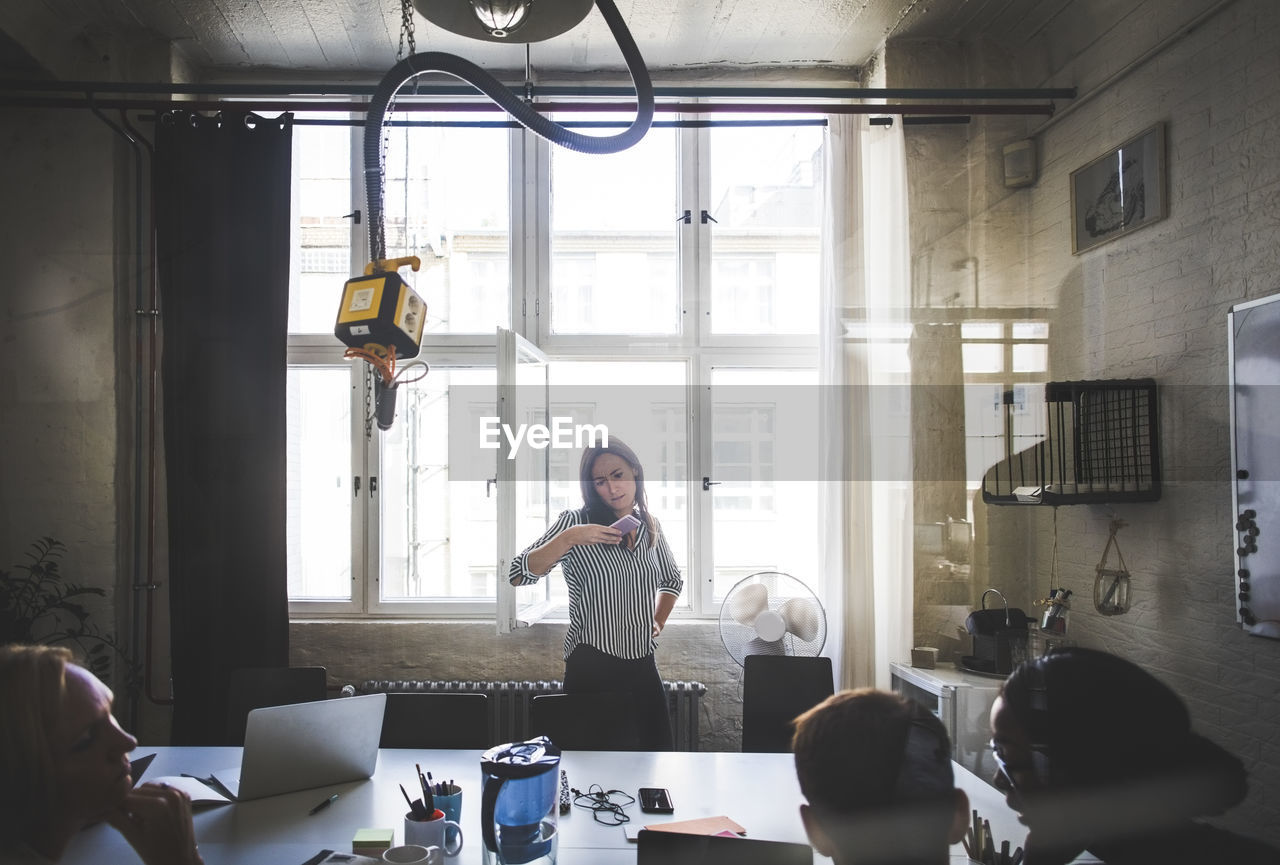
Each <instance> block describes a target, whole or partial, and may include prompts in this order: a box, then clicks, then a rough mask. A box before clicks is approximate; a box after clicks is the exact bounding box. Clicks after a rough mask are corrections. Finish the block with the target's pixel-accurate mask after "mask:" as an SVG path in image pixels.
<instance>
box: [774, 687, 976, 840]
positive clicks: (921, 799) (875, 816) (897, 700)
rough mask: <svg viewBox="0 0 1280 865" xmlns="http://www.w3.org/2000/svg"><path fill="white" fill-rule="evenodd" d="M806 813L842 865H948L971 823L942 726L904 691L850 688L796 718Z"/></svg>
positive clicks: (815, 836)
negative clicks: (952, 850)
mask: <svg viewBox="0 0 1280 865" xmlns="http://www.w3.org/2000/svg"><path fill="white" fill-rule="evenodd" d="M795 727H796V730H795V736H794V737H793V739H792V746H791V750H792V751H793V752H794V753H795V759H796V774H797V775H798V776H799V779H800V791H801V792H802V793H804V797H805V798H806V799H807V800H808V804H806V805H801V806H800V817H801V819H803V820H804V827H805V831H806V833H808V835H809V841H810V843H812V844H813V848H814V849H815V850H817V851H818V852H819V853H821V854H822V855H824V856H830V857H831V858H832V859H833V860H835V862H836V865H889V863H898V865H907V863H911V865H934V863H937V865H945V863H946V862H947V861H948V860H949V857H950V845H952V844H954V843H957V842H959V841H960V840H961V839H962V838H963V837H964V833H965V828H966V827H967V826H968V825H969V800H968V797H966V796H965V794H964V791H962V790H959V789H957V788H956V786H955V776H954V775H953V773H952V770H951V745H950V742H949V741H948V739H947V731H946V729H945V728H944V727H943V726H942V722H941V721H939V720H938V719H937V718H935V717H934V716H933V715H932V714H930V713H929V711H928V710H926V709H925V708H924V707H923V706H920V705H919V704H917V703H913V702H911V701H909V700H905V699H903V698H901V697H899V696H897V695H896V694H889V693H885V692H883V691H876V690H872V689H862V690H857V691H842V692H840V693H838V694H835V695H834V696H831V697H828V698H827V699H826V700H824V701H822V702H821V703H819V704H818V705H817V706H814V707H813V708H812V709H810V710H809V711H807V712H805V713H804V714H803V715H801V716H800V717H799V718H797V719H796V720H795Z"/></svg>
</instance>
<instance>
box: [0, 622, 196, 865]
mask: <svg viewBox="0 0 1280 865" xmlns="http://www.w3.org/2000/svg"><path fill="white" fill-rule="evenodd" d="M112 700H113V696H112V693H111V689H110V688H108V687H107V686H106V685H104V684H103V683H102V682H100V681H99V680H98V679H97V677H95V676H94V675H93V674H92V673H90V672H89V671H88V670H86V669H85V668H83V667H81V666H78V665H77V664H75V663H73V661H72V655H71V652H70V651H68V650H67V649H65V648H62V647H55V646H20V645H9V646H3V647H0V706H3V707H4V709H3V712H4V722H3V725H0V863H5V865H9V863H22V865H26V863H46V862H57V861H58V860H59V859H60V858H61V857H62V854H63V852H64V851H65V850H66V848H67V845H68V844H70V843H71V840H72V838H73V837H75V835H76V833H77V832H79V831H80V830H81V829H83V828H85V827H86V826H89V825H92V824H94V823H97V822H99V821H102V820H106V821H107V822H108V823H110V824H111V825H112V826H114V827H115V828H116V830H118V831H119V832H120V834H121V835H123V836H124V837H125V839H127V840H128V842H129V843H130V844H131V845H132V846H133V849H134V850H136V851H137V853H138V856H139V857H140V858H141V859H142V861H143V862H145V863H146V865H201V861H202V860H201V859H200V853H199V851H198V850H197V849H196V841H195V831H194V829H193V827H192V822H191V801H190V800H189V799H188V798H187V796H186V794H184V793H182V792H181V791H179V790H175V789H173V788H171V787H164V786H162V785H156V784H143V785H141V786H140V787H137V788H135V787H134V786H133V779H132V777H131V776H130V774H129V758H128V756H127V755H128V753H129V752H130V751H132V750H133V749H134V748H135V747H136V746H137V744H138V742H137V740H136V739H134V738H133V737H132V736H130V735H129V734H128V733H126V732H125V731H124V730H122V729H120V725H119V724H117V723H116V719H115V717H114V716H113V715H112V714H111V705H112Z"/></svg>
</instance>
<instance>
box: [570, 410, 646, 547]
mask: <svg viewBox="0 0 1280 865" xmlns="http://www.w3.org/2000/svg"><path fill="white" fill-rule="evenodd" d="M607 442H608V443H607V444H606V445H604V446H603V447H589V448H586V449H585V450H583V452H582V463H581V464H580V465H579V467H578V484H579V486H581V487H582V507H583V509H584V510H585V511H586V512H587V519H588V520H589V521H591V522H593V523H598V524H599V525H602V526H607V525H610V524H611V523H613V522H615V521H616V520H617V516H616V515H615V514H614V513H613V509H612V508H610V507H609V506H608V505H606V504H605V503H604V499H602V498H600V494H599V493H597V492H596V485H595V479H594V478H593V477H592V476H591V470H592V469H593V468H594V467H595V464H596V460H597V459H599V458H600V457H601V456H603V455H604V454H613V455H614V456H616V457H618V458H619V459H621V460H622V461H623V462H625V463H626V464H627V465H629V466H630V467H631V470H632V471H633V472H635V475H636V504H635V508H636V511H637V512H638V513H637V515H638V516H639V517H640V521H641V522H643V523H644V524H645V526H647V527H648V529H649V546H651V547H652V546H653V545H654V544H656V543H657V542H658V522H657V520H655V519H654V518H653V515H652V514H650V513H649V500H648V498H647V497H646V496H645V492H644V466H642V465H640V458H639V457H637V456H636V452H635V451H633V450H632V449H631V448H629V447H627V445H626V443H625V442H624V441H622V439H620V438H617V437H616V436H612V435H611V436H609V438H608V439H607Z"/></svg>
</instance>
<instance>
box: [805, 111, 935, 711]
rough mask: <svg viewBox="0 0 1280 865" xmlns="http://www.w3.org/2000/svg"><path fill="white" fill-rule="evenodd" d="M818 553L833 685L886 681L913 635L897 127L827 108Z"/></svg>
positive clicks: (901, 160)
mask: <svg viewBox="0 0 1280 865" xmlns="http://www.w3.org/2000/svg"><path fill="white" fill-rule="evenodd" d="M827 135H828V140H827V148H826V153H827V161H826V169H827V170H826V181H827V189H826V192H827V195H826V205H827V206H826V208H825V218H824V223H823V243H822V250H823V257H822V299H823V310H824V311H825V315H824V318H823V323H822V329H821V332H820V339H821V356H820V382H821V383H822V384H823V385H824V387H823V392H824V394H826V395H827V398H826V399H824V400H823V416H822V419H821V420H822V424H823V426H822V429H824V430H826V431H828V434H827V435H826V436H825V437H824V439H823V450H822V453H821V459H822V471H823V476H824V477H826V478H827V479H828V481H827V482H826V483H824V484H823V485H822V487H823V493H822V497H821V502H820V519H821V523H820V524H821V527H822V535H821V541H820V544H821V549H820V557H821V558H820V562H821V570H822V574H823V591H824V595H825V597H826V599H827V605H828V610H829V614H828V618H829V620H830V622H831V627H830V628H829V632H830V633H831V635H832V637H831V638H830V639H829V640H828V647H827V650H826V651H825V652H824V654H827V655H829V656H830V657H831V658H832V661H833V665H834V666H835V668H836V683H837V685H838V686H839V687H842V688H850V687H863V686H875V687H880V688H888V686H889V662H890V661H893V660H905V659H906V658H907V657H908V656H909V654H910V648H911V636H912V591H913V589H912V583H913V579H912V559H911V538H912V522H913V520H912V513H911V507H912V503H911V474H910V437H909V419H910V401H909V389H908V388H907V387H906V384H907V383H908V380H909V376H908V373H907V371H906V369H905V367H904V366H903V364H904V363H905V358H906V339H907V338H908V337H909V334H910V331H909V327H910V324H909V321H910V319H909V317H908V307H909V304H910V253H909V246H908V234H907V189H906V172H905V162H906V155H905V150H904V148H903V140H902V132H901V128H900V127H899V126H897V125H896V124H895V126H893V127H888V128H886V127H872V126H871V125H870V124H869V123H868V122H867V119H866V118H865V117H862V116H848V115H833V116H831V117H829V118H828V119H827Z"/></svg>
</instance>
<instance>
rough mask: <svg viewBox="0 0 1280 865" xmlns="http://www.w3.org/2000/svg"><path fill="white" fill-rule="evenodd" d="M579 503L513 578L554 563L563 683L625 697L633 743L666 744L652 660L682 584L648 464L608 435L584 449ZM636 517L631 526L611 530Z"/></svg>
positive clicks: (526, 580) (520, 561)
mask: <svg viewBox="0 0 1280 865" xmlns="http://www.w3.org/2000/svg"><path fill="white" fill-rule="evenodd" d="M578 481H579V485H580V486H581V489H582V508H581V509H580V510H574V511H565V512H563V513H562V514H560V516H559V517H558V518H557V519H556V521H555V522H554V523H552V524H551V527H550V528H548V529H547V531H546V533H544V534H543V536H542V537H541V538H539V539H538V540H536V541H534V543H533V544H532V545H530V546H529V547H528V548H526V549H525V550H524V552H522V553H520V555H518V556H516V557H515V558H514V559H513V560H512V562H511V570H510V572H509V573H508V575H507V579H508V580H509V581H510V582H511V584H512V585H516V586H524V585H529V584H532V583H536V582H537V581H538V580H540V579H541V578H542V577H543V576H545V575H546V574H547V572H548V571H550V570H551V569H552V568H553V567H555V566H556V564H557V563H558V564H559V565H560V568H561V571H562V572H563V573H564V581H565V584H566V585H567V586H568V589H569V631H568V633H567V634H565V638H564V689H565V692H566V693H569V694H599V693H610V692H613V693H624V694H628V695H630V700H631V705H632V707H633V709H634V713H635V719H636V724H637V727H638V728H639V734H640V742H639V746H640V747H641V748H642V749H643V750H646V751H670V750H671V748H672V736H671V724H670V722H669V721H668V719H667V696H666V692H665V691H664V690H663V686H662V678H661V676H659V675H658V666H657V663H656V661H655V660H654V651H655V649H656V648H657V638H658V635H659V634H661V633H662V629H663V627H665V626H666V623H667V617H668V616H669V615H670V614H671V609H672V607H674V606H675V603H676V599H677V598H678V597H679V596H680V591H681V589H682V588H683V586H684V581H683V580H682V579H681V577H680V569H679V567H677V565H676V562H675V558H674V557H673V556H672V555H671V548H670V547H668V546H667V541H666V538H665V537H663V535H662V532H661V530H660V529H659V527H658V521H657V520H655V519H654V518H653V515H652V514H650V513H649V505H648V502H647V500H646V498H645V491H644V469H643V468H642V467H641V465H640V460H639V458H638V457H637V456H636V454H635V452H634V451H632V450H631V448H629V447H627V446H626V445H625V444H623V443H622V441H620V440H619V439H618V438H616V437H613V436H610V437H609V439H608V442H607V443H606V444H605V445H604V446H603V447H589V448H586V449H585V450H584V451H583V453H582V463H581V465H580V466H579V469H578ZM628 515H630V516H632V517H634V518H635V520H636V521H637V525H636V527H635V528H633V529H631V530H630V531H627V532H622V531H620V530H618V529H616V528H613V527H612V524H613V523H614V522H616V521H617V520H618V519H619V518H621V517H625V516H628Z"/></svg>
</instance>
